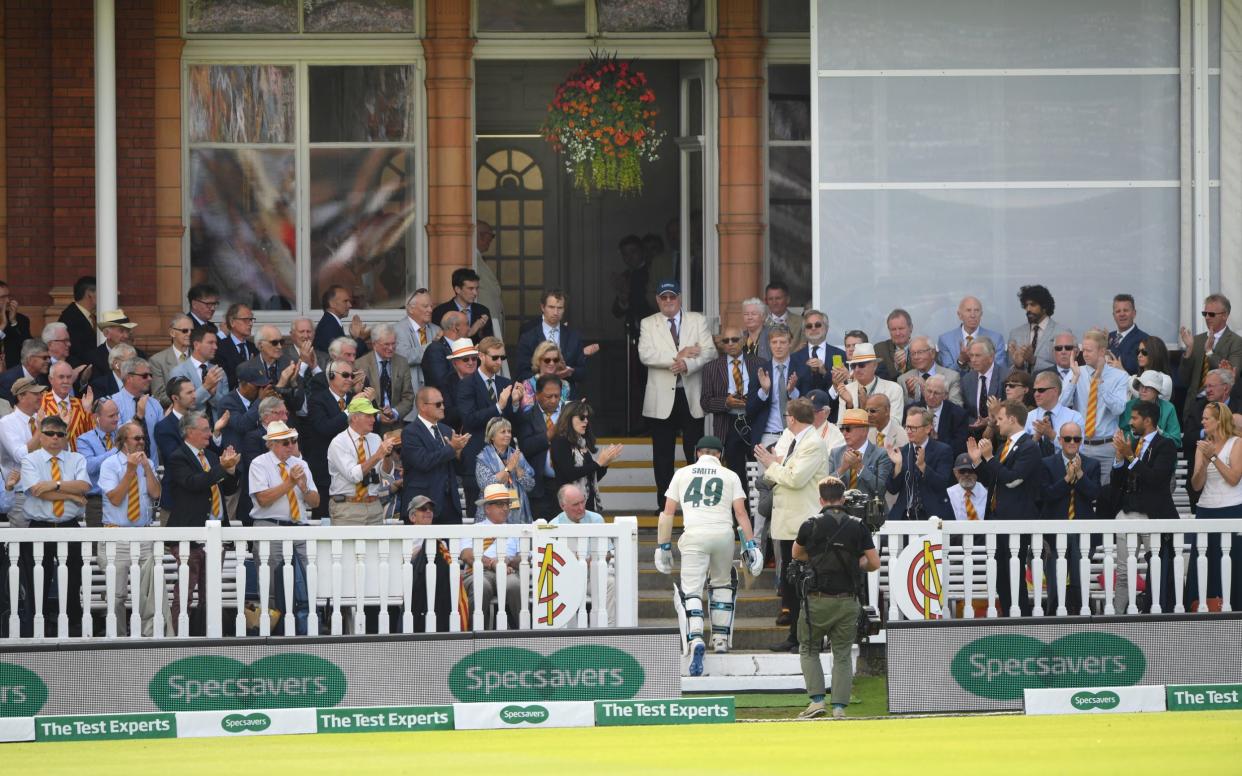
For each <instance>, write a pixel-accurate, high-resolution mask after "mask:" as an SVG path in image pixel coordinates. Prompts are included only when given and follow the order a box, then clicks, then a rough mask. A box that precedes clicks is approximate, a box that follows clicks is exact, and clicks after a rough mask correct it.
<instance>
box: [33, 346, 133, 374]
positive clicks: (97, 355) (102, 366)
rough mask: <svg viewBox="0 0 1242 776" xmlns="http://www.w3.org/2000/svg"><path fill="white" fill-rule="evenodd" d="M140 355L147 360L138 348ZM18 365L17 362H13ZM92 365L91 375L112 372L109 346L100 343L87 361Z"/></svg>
mask: <svg viewBox="0 0 1242 776" xmlns="http://www.w3.org/2000/svg"><path fill="white" fill-rule="evenodd" d="M134 350H135V351H137V353H138V358H146V357H147V354H146V353H144V352H143V351H141V350H139V349H138V348H134ZM13 363H17V362H13ZM87 363H89V364H90V365H91V374H92V375H95V376H96V377H100V376H102V375H106V374H108V373H110V372H111V371H112V367H110V366H108V346H107V345H105V344H104V343H102V342H101V343H100V344H99V345H97V346H96V347H95V349H94V350H92V351H91V352H90V359H89V361H87Z"/></svg>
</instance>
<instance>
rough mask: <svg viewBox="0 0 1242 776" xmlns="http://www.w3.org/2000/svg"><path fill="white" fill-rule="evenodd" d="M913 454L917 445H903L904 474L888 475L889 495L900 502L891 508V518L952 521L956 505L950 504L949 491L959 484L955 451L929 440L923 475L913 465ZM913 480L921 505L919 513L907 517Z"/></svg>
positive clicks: (902, 462)
mask: <svg viewBox="0 0 1242 776" xmlns="http://www.w3.org/2000/svg"><path fill="white" fill-rule="evenodd" d="M913 451H914V445H904V446H903V447H902V448H901V456H902V460H901V473H900V474H896V475H894V474H890V475H889V478H888V492H889V493H894V494H896V495H897V500H896V501H894V502H893V506H892V508H891V509H889V511H888V519H889V520H905V519H907V518H908V519H912V520H923V519H926V518H927V517H930V516H932V515H934V516H936V517H939V518H943V519H951V518H952V516H953V505H952V504H950V503H949V493H948V490H949V488H950V487H952V486H953V485H954V484H956V483H957V480H956V479H954V477H953V451H952V450H951V449H950V448H949V446H948V445H946V444H945V443H943V442H937V441H936V440H934V439H929V440H927V447H926V449H925V451H924V453H923V462H924V463H925V464H926V470H925V471H923V472H920V471H919V469H918V467H917V466H915V465H914V452H913ZM889 463H892V461H889ZM911 481H913V485H914V488H915V490H916V491H917V492H918V503H919V505H920V509H919V510H918V511H917V513H916V514H908V512H909V508H908V507H909V505H908V504H907V503H906V496H907V493H906V491H907V486H908V485H909V484H910V483H911Z"/></svg>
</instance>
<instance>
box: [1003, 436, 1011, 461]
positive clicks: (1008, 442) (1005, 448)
mask: <svg viewBox="0 0 1242 776" xmlns="http://www.w3.org/2000/svg"><path fill="white" fill-rule="evenodd" d="M1012 444H1013V437H1010V438H1008V439H1006V440H1005V446H1004V447H1002V448H1001V454H1000V462H1001V463H1004V462H1005V456H1007V455H1009V447H1010V445H1012Z"/></svg>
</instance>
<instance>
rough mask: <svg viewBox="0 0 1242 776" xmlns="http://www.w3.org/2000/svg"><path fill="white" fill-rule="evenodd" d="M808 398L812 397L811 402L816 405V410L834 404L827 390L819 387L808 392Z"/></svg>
mask: <svg viewBox="0 0 1242 776" xmlns="http://www.w3.org/2000/svg"><path fill="white" fill-rule="evenodd" d="M806 398H808V399H810V400H811V404H813V405H815V411H816V412H819V411H820V410H822V409H825V408H827V407H831V406H832V397H831V396H829V395H828V392H827V391H821V390H820V389H819V388H816V389H815V390H813V391H811V392H810V393H808V394H807V395H806Z"/></svg>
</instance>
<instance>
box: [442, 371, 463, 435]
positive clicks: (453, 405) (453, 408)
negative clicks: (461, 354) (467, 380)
mask: <svg viewBox="0 0 1242 776" xmlns="http://www.w3.org/2000/svg"><path fill="white" fill-rule="evenodd" d="M460 385H461V378H460V377H458V375H457V370H455V369H454V370H450V371H449V373H448V376H447V377H445V379H444V387H443V388H441V389H440V398H441V399H443V400H444V420H442V421H440V422H441V423H443V424H444V425H446V426H448V427H449V428H451V429H453V430H455V431H461V410H460V409H458V407H457V388H458V386H460Z"/></svg>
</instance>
